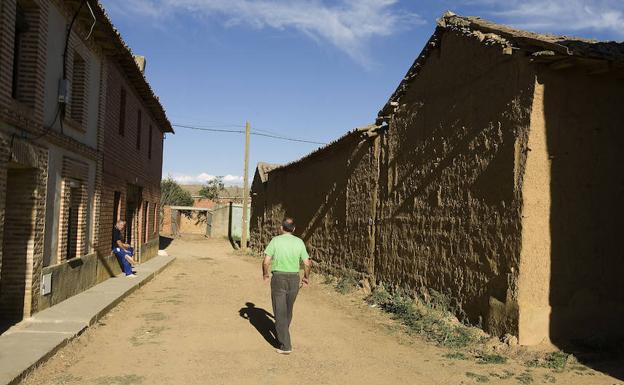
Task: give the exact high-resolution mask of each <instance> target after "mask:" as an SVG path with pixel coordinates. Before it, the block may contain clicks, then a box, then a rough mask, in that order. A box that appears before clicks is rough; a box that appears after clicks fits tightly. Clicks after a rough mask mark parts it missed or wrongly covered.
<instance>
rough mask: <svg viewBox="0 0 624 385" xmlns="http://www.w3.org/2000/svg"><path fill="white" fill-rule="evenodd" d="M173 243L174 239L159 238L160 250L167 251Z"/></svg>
mask: <svg viewBox="0 0 624 385" xmlns="http://www.w3.org/2000/svg"><path fill="white" fill-rule="evenodd" d="M171 242H173V238H170V237H163V236H162V235H161V236H160V237H159V238H158V249H159V250H165V249H166V248H167V247H169V245H170V244H171Z"/></svg>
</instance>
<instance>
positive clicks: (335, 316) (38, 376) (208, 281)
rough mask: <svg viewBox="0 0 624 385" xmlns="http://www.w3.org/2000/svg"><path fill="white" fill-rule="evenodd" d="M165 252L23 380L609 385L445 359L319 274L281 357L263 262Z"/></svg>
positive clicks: (191, 243) (197, 242)
mask: <svg viewBox="0 0 624 385" xmlns="http://www.w3.org/2000/svg"><path fill="white" fill-rule="evenodd" d="M164 239H165V240H169V239H168V238H164ZM161 246H163V245H161ZM166 251H167V252H168V253H169V254H170V255H175V256H176V257H177V259H176V261H175V262H174V263H173V264H172V265H171V266H170V267H168V268H167V269H166V270H164V271H163V272H162V273H161V274H160V275H158V276H156V278H154V279H153V280H152V281H151V282H150V283H148V284H147V285H146V286H144V287H143V288H141V289H139V290H138V291H136V292H135V293H134V294H132V295H131V296H130V297H128V298H127V299H126V300H125V301H123V302H122V303H121V304H120V305H118V306H117V307H116V308H114V309H113V310H112V311H111V312H110V313H109V314H108V315H106V316H105V317H104V318H103V319H101V320H100V322H98V323H97V325H96V326H94V327H92V328H90V329H88V330H87V331H86V332H85V333H84V334H83V335H81V336H80V337H78V338H77V339H76V340H74V341H73V342H71V343H70V344H69V345H68V346H66V347H65V348H63V349H61V350H60V351H59V352H58V353H56V354H55V356H54V357H53V358H52V359H50V360H49V361H48V362H47V363H45V364H44V365H42V366H41V367H40V368H38V369H37V370H35V371H34V372H33V373H32V374H30V375H29V376H28V377H27V378H26V379H25V380H24V381H23V383H22V384H23V385H35V384H37V385H45V384H50V385H52V384H54V385H65V384H76V385H77V384H81V385H90V384H93V385H132V384H150V385H151V384H163V385H165V384H167V385H174V384H175V385H177V384H184V385H193V384H197V385H199V384H201V385H205V384H391V383H396V384H399V383H400V384H472V383H476V382H483V381H484V379H485V380H488V378H490V377H491V378H492V381H494V382H496V383H502V384H519V383H522V382H521V381H522V378H524V379H526V378H532V379H534V382H533V383H536V384H540V383H552V381H556V382H557V383H561V384H607V383H608V384H612V383H617V381H616V380H613V379H612V378H610V377H607V376H605V375H602V374H600V373H598V372H594V371H593V370H590V369H585V371H584V372H583V373H582V374H580V372H579V371H566V372H564V373H553V372H552V371H548V370H546V369H542V368H534V369H528V368H527V367H525V366H522V365H520V364H513V363H509V364H505V365H495V364H478V363H476V362H474V361H470V360H454V359H451V358H448V356H446V357H445V355H448V353H449V351H447V350H445V349H442V348H438V347H435V346H433V345H431V344H430V343H427V342H424V341H422V340H421V339H419V338H418V337H413V336H409V335H407V334H405V333H404V332H403V331H402V329H401V328H400V327H399V325H398V324H397V323H396V322H395V321H393V320H391V319H390V318H389V317H387V316H386V315H384V314H382V313H381V312H379V310H377V309H373V308H370V307H368V306H367V305H366V304H365V303H363V301H361V296H358V295H356V294H353V295H342V294H339V293H337V292H336V291H335V290H334V289H333V287H332V286H330V285H325V284H323V278H322V276H319V275H313V283H312V285H311V286H310V287H309V288H306V289H302V290H301V291H300V294H299V298H298V300H297V304H296V307H295V317H294V320H293V326H292V333H293V344H294V353H293V354H292V355H290V356H280V355H277V354H275V353H274V349H273V347H272V346H271V343H272V342H273V335H272V333H271V329H272V327H273V321H272V319H271V317H272V315H271V313H272V310H271V304H270V299H269V298H270V297H269V287H268V285H267V284H264V283H263V281H262V279H261V273H260V260H259V259H257V258H254V257H250V256H241V255H239V254H236V253H235V252H234V251H232V249H231V247H230V245H229V244H228V243H227V242H226V241H225V240H215V239H206V238H203V237H201V236H185V237H184V238H179V239H175V240H173V241H172V242H171V244H169V245H168V246H167V247H166ZM119 279H125V278H119ZM252 304H253V305H252Z"/></svg>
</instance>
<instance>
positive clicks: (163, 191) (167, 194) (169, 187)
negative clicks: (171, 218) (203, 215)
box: [160, 177, 193, 229]
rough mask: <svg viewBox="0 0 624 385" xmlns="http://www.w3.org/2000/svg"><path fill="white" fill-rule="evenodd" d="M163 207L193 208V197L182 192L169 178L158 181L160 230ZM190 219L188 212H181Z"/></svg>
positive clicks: (186, 192)
mask: <svg viewBox="0 0 624 385" xmlns="http://www.w3.org/2000/svg"><path fill="white" fill-rule="evenodd" d="M165 206H193V197H192V196H191V193H190V192H188V191H186V190H184V189H183V188H182V186H180V185H179V184H178V182H176V181H175V180H173V179H172V178H171V177H167V178H165V179H163V180H161V181H160V228H161V229H162V224H163V219H164V207H165ZM182 214H184V215H185V216H187V217H190V212H186V211H184V212H182Z"/></svg>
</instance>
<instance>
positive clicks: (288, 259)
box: [264, 234, 310, 273]
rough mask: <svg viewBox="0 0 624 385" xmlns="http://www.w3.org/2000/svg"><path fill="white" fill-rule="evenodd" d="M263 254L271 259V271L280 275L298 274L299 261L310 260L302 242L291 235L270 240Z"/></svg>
mask: <svg viewBox="0 0 624 385" xmlns="http://www.w3.org/2000/svg"><path fill="white" fill-rule="evenodd" d="M264 254H266V255H268V256H269V257H271V271H279V272H282V273H298V272H299V263H300V261H305V260H306V259H308V258H310V256H309V255H308V251H307V250H306V247H305V244H304V243H303V240H301V238H299V237H296V236H294V235H292V234H282V235H279V236H277V237H274V238H273V239H271V242H269V245H268V246H267V247H266V250H264Z"/></svg>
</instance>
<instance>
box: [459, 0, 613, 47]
mask: <svg viewBox="0 0 624 385" xmlns="http://www.w3.org/2000/svg"><path fill="white" fill-rule="evenodd" d="M466 3H468V4H480V5H483V6H490V7H492V8H491V9H490V10H488V11H486V12H488V13H489V14H491V15H494V16H497V17H500V18H502V19H504V22H506V23H510V24H513V25H515V26H517V27H519V28H524V29H530V30H536V31H540V32H542V31H553V32H562V31H572V32H576V31H598V32H606V33H611V34H613V36H617V37H620V38H622V37H624V1H622V0H466Z"/></svg>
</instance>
